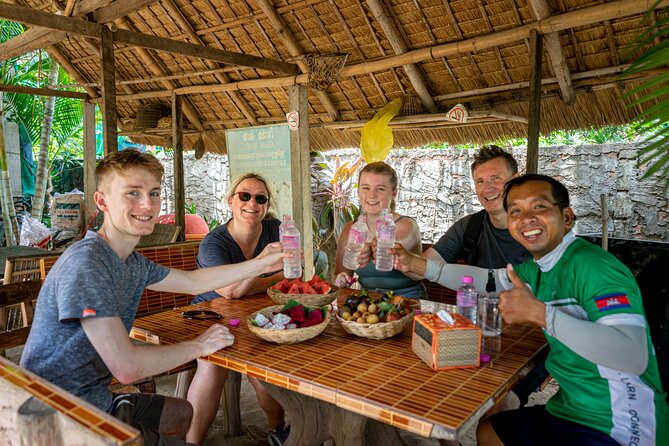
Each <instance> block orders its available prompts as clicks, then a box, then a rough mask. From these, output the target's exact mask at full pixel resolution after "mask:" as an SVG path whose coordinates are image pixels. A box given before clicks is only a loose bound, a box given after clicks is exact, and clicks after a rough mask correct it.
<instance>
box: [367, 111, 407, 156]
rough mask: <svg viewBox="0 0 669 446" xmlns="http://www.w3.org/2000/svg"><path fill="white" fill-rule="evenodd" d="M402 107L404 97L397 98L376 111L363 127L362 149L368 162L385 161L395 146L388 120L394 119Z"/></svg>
mask: <svg viewBox="0 0 669 446" xmlns="http://www.w3.org/2000/svg"><path fill="white" fill-rule="evenodd" d="M400 108H402V99H400V98H398V99H395V100H393V101H391V102H389V103H388V104H386V105H385V106H384V107H383V108H382V109H381V110H379V111H378V112H376V114H375V115H374V117H373V118H372V119H371V120H370V121H369V122H368V123H367V124H365V125H364V126H363V127H362V130H361V132H360V133H361V134H362V135H361V138H360V150H361V152H362V157H363V158H364V159H365V162H366V163H367V164H369V163H373V162H375V161H383V160H385V159H386V157H387V156H388V152H390V148H391V147H392V146H393V129H391V128H390V127H389V126H388V122H390V120H391V119H393V118H394V117H395V116H396V115H397V114H398V113H399V112H400Z"/></svg>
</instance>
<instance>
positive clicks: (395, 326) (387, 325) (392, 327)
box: [336, 311, 415, 340]
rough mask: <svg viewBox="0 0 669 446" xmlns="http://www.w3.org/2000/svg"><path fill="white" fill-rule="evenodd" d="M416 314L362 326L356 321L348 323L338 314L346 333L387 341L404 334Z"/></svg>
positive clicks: (411, 313)
mask: <svg viewBox="0 0 669 446" xmlns="http://www.w3.org/2000/svg"><path fill="white" fill-rule="evenodd" d="M414 315H415V312H413V311H412V312H410V313H409V314H406V315H404V316H402V317H401V318H399V319H398V320H396V321H391V322H378V323H376V324H362V323H359V322H354V321H347V320H345V319H343V318H342V317H341V316H339V314H336V316H337V320H338V321H339V323H340V324H341V326H342V328H343V329H344V331H345V332H346V333H350V334H353V335H356V336H360V337H362V338H367V339H376V340H379V339H387V338H391V337H393V336H395V335H397V334H400V333H402V332H403V331H404V330H405V329H406V328H407V327H408V326H409V325H411V322H412V321H413V317H414Z"/></svg>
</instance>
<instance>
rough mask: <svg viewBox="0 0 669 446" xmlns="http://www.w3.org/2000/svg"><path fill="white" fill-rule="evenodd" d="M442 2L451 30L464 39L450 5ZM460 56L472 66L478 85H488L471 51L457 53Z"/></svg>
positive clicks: (446, 1) (445, 0)
mask: <svg viewBox="0 0 669 446" xmlns="http://www.w3.org/2000/svg"><path fill="white" fill-rule="evenodd" d="M442 4H443V5H444V8H445V9H446V13H447V14H448V20H449V21H450V23H451V26H452V27H453V30H454V31H455V34H456V35H457V36H458V40H464V38H465V36H464V35H463V34H462V31H460V25H458V21H457V20H456V18H455V15H454V14H453V9H451V5H450V4H449V2H448V0H442ZM459 55H460V56H463V55H464V57H466V58H467V60H469V63H470V64H471V66H472V68H473V69H474V72H475V73H476V76H475V77H474V79H476V81H477V82H478V83H479V85H484V86H486V87H487V86H488V85H487V83H486V81H485V79H483V77H482V76H481V70H479V66H478V64H477V63H476V61H475V60H474V57H473V56H472V53H471V52H466V53H465V54H459Z"/></svg>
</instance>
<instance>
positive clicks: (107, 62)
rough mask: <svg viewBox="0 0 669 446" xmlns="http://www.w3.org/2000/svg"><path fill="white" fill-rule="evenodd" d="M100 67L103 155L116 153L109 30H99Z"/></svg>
mask: <svg viewBox="0 0 669 446" xmlns="http://www.w3.org/2000/svg"><path fill="white" fill-rule="evenodd" d="M100 59H101V60H100V65H101V66H102V116H103V117H104V121H103V122H104V125H103V127H104V131H103V134H104V136H103V138H104V145H105V155H108V154H110V153H113V152H118V141H117V140H116V136H117V133H116V72H115V68H114V37H113V33H112V32H111V31H110V29H109V28H107V27H106V26H103V27H102V28H101V29H100Z"/></svg>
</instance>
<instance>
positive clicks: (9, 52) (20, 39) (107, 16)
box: [0, 0, 157, 61]
mask: <svg viewBox="0 0 669 446" xmlns="http://www.w3.org/2000/svg"><path fill="white" fill-rule="evenodd" d="M4 1H5V2H7V1H8V2H9V3H12V4H15V5H18V4H19V3H18V2H17V1H16V0H4ZM156 1H157V0H116V1H113V2H111V3H109V1H108V0H83V1H80V2H77V3H76V4H75V5H74V9H73V10H72V17H83V16H85V15H87V14H89V13H91V12H93V13H94V17H95V21H96V22H99V23H105V22H110V21H112V20H113V19H115V18H118V17H123V16H125V15H128V14H130V13H131V12H134V11H137V10H139V9H142V8H144V7H146V6H149V5H151V4H152V3H155V2H156ZM65 36H66V34H65V33H63V32H54V31H53V30H51V29H49V28H42V27H39V26H36V27H33V28H31V29H29V30H27V31H26V32H24V33H22V34H20V35H18V36H16V37H14V38H12V39H10V40H8V41H6V42H3V43H2V44H0V61H3V60H7V59H10V58H12V57H16V56H20V55H21V54H25V53H28V52H30V51H34V50H36V49H39V48H46V47H49V46H51V45H53V44H55V43H57V42H59V41H61V40H63V39H64V38H65Z"/></svg>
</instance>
